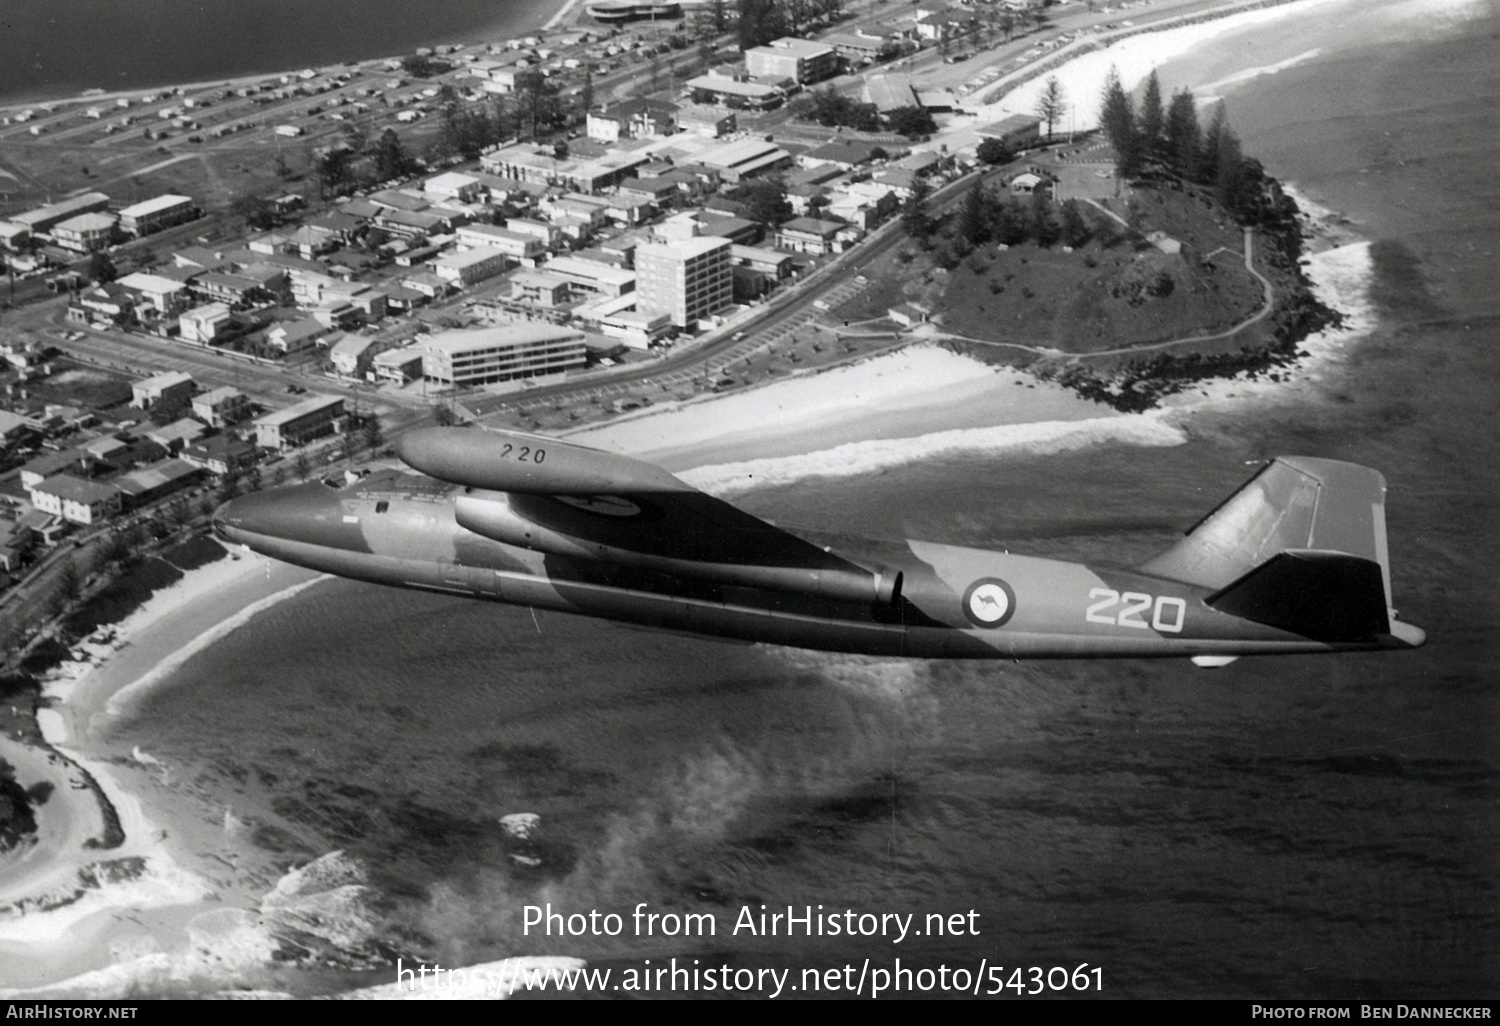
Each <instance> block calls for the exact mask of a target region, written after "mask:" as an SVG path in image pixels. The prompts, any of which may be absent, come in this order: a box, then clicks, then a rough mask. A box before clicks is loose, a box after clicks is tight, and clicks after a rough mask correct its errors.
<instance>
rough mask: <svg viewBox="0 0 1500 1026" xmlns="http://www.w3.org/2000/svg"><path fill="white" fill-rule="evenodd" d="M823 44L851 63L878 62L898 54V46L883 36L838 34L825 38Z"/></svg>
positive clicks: (855, 33)
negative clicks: (885, 57) (890, 55)
mask: <svg viewBox="0 0 1500 1026" xmlns="http://www.w3.org/2000/svg"><path fill="white" fill-rule="evenodd" d="M822 42H823V43H824V44H826V45H828V46H831V47H833V49H834V51H835V52H836V53H838V54H839V55H840V56H842V57H844V58H847V59H848V60H850V61H855V62H861V61H877V60H879V59H880V58H881V57H883V56H887V55H889V54H893V53H895V52H896V49H897V48H896V44H894V43H892V42H891V41H890V40H889V39H886V38H884V37H882V36H866V35H861V34H859V33H857V32H854V33H845V32H836V33H834V34H832V35H827V36H824V37H823V39H822Z"/></svg>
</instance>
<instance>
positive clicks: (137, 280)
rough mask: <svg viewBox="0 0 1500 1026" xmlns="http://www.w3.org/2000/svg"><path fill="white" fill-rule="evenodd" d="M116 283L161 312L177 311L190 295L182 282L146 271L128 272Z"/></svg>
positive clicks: (138, 300)
mask: <svg viewBox="0 0 1500 1026" xmlns="http://www.w3.org/2000/svg"><path fill="white" fill-rule="evenodd" d="M115 284H117V285H119V286H120V287H121V288H123V289H126V290H127V291H129V292H130V293H131V294H132V295H133V296H134V297H135V299H136V301H137V302H139V303H142V304H145V305H147V306H149V307H150V308H151V309H153V310H155V311H156V312H157V313H161V314H171V313H176V312H177V311H178V310H179V309H180V308H181V307H182V306H183V305H185V304H186V303H187V301H188V296H189V292H188V287H187V286H186V285H185V284H183V283H182V282H180V281H175V280H173V279H171V278H166V277H163V276H162V275H159V274H149V273H147V272H145V271H136V272H135V273H134V274H127V275H125V277H123V278H121V279H119V280H118V281H117V282H116V283H115Z"/></svg>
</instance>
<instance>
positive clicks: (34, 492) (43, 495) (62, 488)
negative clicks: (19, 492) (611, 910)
mask: <svg viewBox="0 0 1500 1026" xmlns="http://www.w3.org/2000/svg"><path fill="white" fill-rule="evenodd" d="M27 494H28V495H29V496H30V497H31V504H32V505H33V506H35V507H36V508H37V509H39V510H41V511H42V512H43V513H50V514H52V515H53V516H55V517H62V518H63V519H64V520H67V521H69V522H70V523H74V524H97V523H99V522H100V521H101V520H105V519H107V518H109V517H110V516H112V515H113V514H115V513H118V512H119V511H120V493H119V492H118V491H116V490H115V489H114V488H111V487H109V486H108V485H103V484H99V483H97V482H94V481H85V480H83V479H82V478H79V477H74V476H73V475H72V474H58V475H56V476H55V477H49V478H47V479H46V480H45V481H40V482H38V483H36V484H34V485H31V486H30V487H29V488H27Z"/></svg>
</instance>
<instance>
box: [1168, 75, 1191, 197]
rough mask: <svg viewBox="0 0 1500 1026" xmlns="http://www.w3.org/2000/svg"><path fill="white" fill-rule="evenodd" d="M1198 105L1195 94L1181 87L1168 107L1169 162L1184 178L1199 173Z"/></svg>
mask: <svg viewBox="0 0 1500 1026" xmlns="http://www.w3.org/2000/svg"><path fill="white" fill-rule="evenodd" d="M1198 140H1199V135H1198V105H1197V104H1196V103H1195V102H1194V100H1193V94H1192V93H1190V92H1188V91H1187V90H1186V89H1179V90H1177V92H1175V93H1173V94H1172V103H1171V105H1170V106H1169V107H1168V108H1167V162H1168V163H1169V164H1170V165H1171V167H1172V170H1174V171H1176V172H1177V173H1178V174H1179V175H1181V176H1182V177H1184V178H1194V177H1196V176H1197V174H1198V159H1199V155H1198V149H1199V142H1198Z"/></svg>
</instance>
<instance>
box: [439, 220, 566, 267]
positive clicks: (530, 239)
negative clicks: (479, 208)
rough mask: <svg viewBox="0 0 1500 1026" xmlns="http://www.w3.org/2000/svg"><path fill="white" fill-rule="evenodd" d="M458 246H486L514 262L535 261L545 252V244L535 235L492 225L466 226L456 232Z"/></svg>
mask: <svg viewBox="0 0 1500 1026" xmlns="http://www.w3.org/2000/svg"><path fill="white" fill-rule="evenodd" d="M458 244H459V245H460V246H472V247H477V246H486V247H488V248H490V249H494V250H499V251H500V252H501V253H504V254H505V255H506V256H508V257H510V258H511V259H512V260H515V261H518V262H519V261H523V260H535V259H536V258H537V257H539V256H541V255H542V254H543V253H545V252H547V244H546V242H544V241H543V240H542V239H540V238H538V237H537V236H536V235H533V234H529V233H526V232H516V231H511V230H510V229H509V228H501V227H499V226H498V225H493V224H468V225H464V226H463V227H462V228H460V229H459V230H458Z"/></svg>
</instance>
